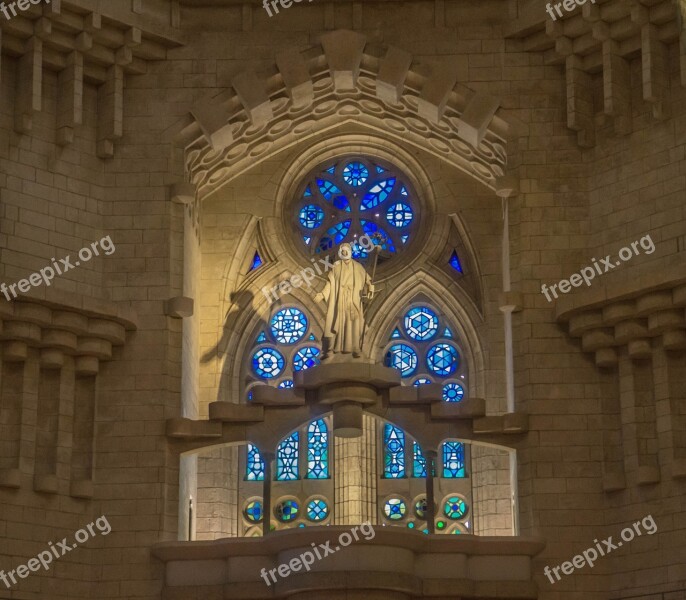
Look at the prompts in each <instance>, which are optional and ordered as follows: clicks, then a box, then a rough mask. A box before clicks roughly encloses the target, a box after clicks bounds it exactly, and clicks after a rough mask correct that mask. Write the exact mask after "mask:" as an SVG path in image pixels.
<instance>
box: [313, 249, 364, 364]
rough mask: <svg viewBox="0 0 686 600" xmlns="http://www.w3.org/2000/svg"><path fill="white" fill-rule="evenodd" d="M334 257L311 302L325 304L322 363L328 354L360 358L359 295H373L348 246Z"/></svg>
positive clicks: (362, 326) (362, 320)
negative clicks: (330, 267) (323, 284)
mask: <svg viewBox="0 0 686 600" xmlns="http://www.w3.org/2000/svg"><path fill="white" fill-rule="evenodd" d="M338 255H339V256H340V258H341V260H337V261H336V262H335V263H334V264H333V268H332V269H331V270H330V271H329V273H328V278H329V280H328V281H327V283H326V287H325V288H324V290H323V291H322V292H320V293H318V294H317V295H316V296H315V297H314V301H315V302H321V301H322V300H325V301H326V302H327V304H328V308H327V311H326V325H325V327H324V340H323V342H324V343H323V347H322V360H326V359H328V358H330V353H334V354H339V353H340V354H350V353H352V355H353V357H354V358H360V357H361V356H362V348H361V345H362V337H363V332H364V308H363V305H362V302H363V296H364V298H365V299H366V300H371V299H372V297H373V295H374V285H373V284H372V280H371V277H369V274H368V273H367V271H365V269H364V267H363V266H362V265H361V264H360V263H358V262H356V261H354V260H353V259H352V247H351V246H350V244H341V246H340V249H339V251H338Z"/></svg>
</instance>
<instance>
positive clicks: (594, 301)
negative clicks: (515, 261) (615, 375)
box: [556, 261, 686, 367]
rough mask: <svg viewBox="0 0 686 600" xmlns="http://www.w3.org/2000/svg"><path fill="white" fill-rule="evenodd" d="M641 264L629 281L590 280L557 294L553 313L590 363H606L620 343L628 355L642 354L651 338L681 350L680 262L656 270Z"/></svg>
mask: <svg viewBox="0 0 686 600" xmlns="http://www.w3.org/2000/svg"><path fill="white" fill-rule="evenodd" d="M653 269H654V267H652V266H651V265H645V266H644V267H643V268H642V269H638V270H637V272H636V273H635V276H634V277H632V278H631V279H629V280H626V281H622V282H617V283H616V284H615V285H612V286H609V285H602V284H601V282H595V283H594V285H593V287H592V288H590V289H588V290H585V291H583V292H581V291H578V290H575V292H577V293H575V294H574V295H573V296H567V297H564V298H560V299H559V300H558V303H557V307H556V317H557V321H558V322H559V323H562V324H564V326H565V327H566V328H567V330H568V332H569V334H570V336H572V337H575V338H580V339H581V342H582V348H583V350H584V351H587V352H595V357H596V364H597V365H598V366H602V367H612V366H614V365H615V364H616V363H617V349H618V348H619V347H622V346H626V347H627V349H628V352H629V355H630V356H631V357H632V358H647V357H649V356H650V354H651V348H652V345H651V342H650V340H651V339H653V338H660V337H661V338H662V344H663V345H664V347H665V348H666V349H668V350H680V349H686V263H683V261H682V263H681V264H676V265H674V266H671V267H666V268H663V269H661V271H660V275H661V279H662V282H661V283H659V284H655V283H654V272H652V273H650V271H651V270H653Z"/></svg>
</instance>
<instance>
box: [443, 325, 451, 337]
mask: <svg viewBox="0 0 686 600" xmlns="http://www.w3.org/2000/svg"><path fill="white" fill-rule="evenodd" d="M443 337H447V338H451V337H453V332H452V331H450V328H449V327H446V328H445V331H444V332H443Z"/></svg>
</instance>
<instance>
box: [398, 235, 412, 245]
mask: <svg viewBox="0 0 686 600" xmlns="http://www.w3.org/2000/svg"><path fill="white" fill-rule="evenodd" d="M409 239H410V236H409V235H401V236H400V241H401V242H402V243H403V244H407V240H409Z"/></svg>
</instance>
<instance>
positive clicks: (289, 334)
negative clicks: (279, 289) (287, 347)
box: [271, 308, 307, 344]
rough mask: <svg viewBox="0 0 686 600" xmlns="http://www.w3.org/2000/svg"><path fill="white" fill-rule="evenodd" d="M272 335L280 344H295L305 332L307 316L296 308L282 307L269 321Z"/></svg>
mask: <svg viewBox="0 0 686 600" xmlns="http://www.w3.org/2000/svg"><path fill="white" fill-rule="evenodd" d="M271 328H272V335H273V336H274V339H276V341H277V342H279V343H281V344H295V343H296V342H297V341H298V340H300V339H301V338H302V337H303V336H304V335H305V333H306V332H307V317H306V316H305V313H303V312H302V311H301V310H298V309H297V308H284V309H282V310H280V311H279V312H277V313H276V314H275V315H274V316H273V317H272V321H271Z"/></svg>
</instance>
